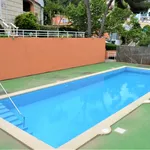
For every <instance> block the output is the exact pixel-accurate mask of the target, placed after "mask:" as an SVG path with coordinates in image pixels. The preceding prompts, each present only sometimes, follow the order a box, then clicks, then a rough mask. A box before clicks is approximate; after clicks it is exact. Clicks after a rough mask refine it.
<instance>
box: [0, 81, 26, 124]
mask: <svg viewBox="0 0 150 150" xmlns="http://www.w3.org/2000/svg"><path fill="white" fill-rule="evenodd" d="M0 86H1V88H2V89H3V91H4V92H5V94H6V95H7V97H8V99H9V100H10V102H11V103H12V104H13V106H14V107H15V109H16V110H17V112H18V114H19V115H20V116H21V117H22V121H23V127H25V116H24V115H23V114H22V113H21V112H20V110H19V109H18V107H17V106H16V104H15V103H14V102H13V100H12V98H11V97H10V96H9V94H8V93H7V91H6V90H5V88H4V86H3V85H2V84H1V83H0Z"/></svg>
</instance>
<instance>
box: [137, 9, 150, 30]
mask: <svg viewBox="0 0 150 150" xmlns="http://www.w3.org/2000/svg"><path fill="white" fill-rule="evenodd" d="M136 18H137V19H138V20H139V23H140V24H141V27H144V26H145V25H150V9H148V11H145V12H140V13H138V14H137V15H136Z"/></svg>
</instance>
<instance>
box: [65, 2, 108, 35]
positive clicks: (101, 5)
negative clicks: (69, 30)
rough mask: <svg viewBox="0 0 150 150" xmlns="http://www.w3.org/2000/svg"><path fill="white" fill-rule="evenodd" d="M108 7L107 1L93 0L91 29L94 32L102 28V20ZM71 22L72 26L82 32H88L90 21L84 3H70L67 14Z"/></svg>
mask: <svg viewBox="0 0 150 150" xmlns="http://www.w3.org/2000/svg"><path fill="white" fill-rule="evenodd" d="M105 7H106V3H105V0H91V1H90V10H91V28H92V31H91V32H94V31H97V30H99V28H100V19H101V18H102V15H103V13H104V10H105ZM65 14H66V15H67V16H68V18H69V19H70V20H71V22H72V25H73V26H74V27H75V28H77V29H78V30H80V31H85V32H86V31H87V26H88V19H87V11H86V7H85V5H84V1H83V0H81V1H80V2H79V3H78V4H77V5H75V4H73V3H69V5H68V6H67V8H66V13H65Z"/></svg>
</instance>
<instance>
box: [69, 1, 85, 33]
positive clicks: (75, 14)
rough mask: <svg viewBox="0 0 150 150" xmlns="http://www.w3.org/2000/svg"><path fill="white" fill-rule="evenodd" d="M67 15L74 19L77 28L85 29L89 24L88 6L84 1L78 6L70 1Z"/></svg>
mask: <svg viewBox="0 0 150 150" xmlns="http://www.w3.org/2000/svg"><path fill="white" fill-rule="evenodd" d="M66 15H67V17H68V18H69V19H70V20H71V21H72V23H73V26H74V27H75V28H76V29H77V30H81V31H85V30H86V26H87V16H86V8H85V5H84V2H83V1H80V2H79V4H78V5H77V6H76V5H74V4H72V3H69V5H68V7H67V8H66Z"/></svg>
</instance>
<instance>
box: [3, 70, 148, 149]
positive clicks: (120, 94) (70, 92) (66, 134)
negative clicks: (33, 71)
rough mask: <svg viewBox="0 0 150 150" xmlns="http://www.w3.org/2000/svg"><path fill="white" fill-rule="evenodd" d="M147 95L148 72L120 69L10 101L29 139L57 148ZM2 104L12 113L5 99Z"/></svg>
mask: <svg viewBox="0 0 150 150" xmlns="http://www.w3.org/2000/svg"><path fill="white" fill-rule="evenodd" d="M149 91H150V71H147V70H143V69H133V68H123V69H118V70H116V71H111V72H108V73H104V74H100V75H96V76H92V77H88V78H84V79H81V80H76V81H73V82H68V83H65V84H61V85H57V86H53V87H49V88H46V89H42V90H38V91H35V92H31V93H27V94H22V95H19V96H15V97H13V100H14V102H15V103H16V105H17V106H19V109H20V111H21V112H22V114H24V115H25V117H26V125H27V126H28V128H29V129H30V130H31V131H32V132H33V135H34V136H35V137H37V138H38V139H40V140H42V141H44V142H46V143H47V144H49V145H51V146H53V147H55V148H57V147H59V146H61V145H63V144H65V143H66V142H68V141H69V140H71V139H73V138H74V137H76V136H78V135H80V134H81V133H83V132H84V131H86V130H88V129H89V128H91V127H93V126H94V125H96V124H97V123H99V122H101V121H102V120H104V119H106V118H107V117H109V116H111V115H112V114H114V113H115V112H117V111H119V110H120V109H122V108H124V107H125V106H127V105H128V104H130V103H132V102H133V101H135V100H137V99H138V98H139V97H141V96H143V95H144V94H146V93H147V92H149ZM3 103H4V105H5V106H7V107H8V108H9V109H11V111H13V112H15V110H14V109H13V107H12V105H11V104H9V102H8V100H7V99H5V100H3ZM16 114H17V113H16Z"/></svg>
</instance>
